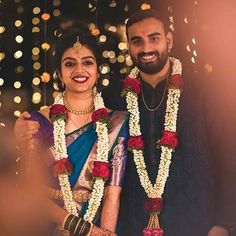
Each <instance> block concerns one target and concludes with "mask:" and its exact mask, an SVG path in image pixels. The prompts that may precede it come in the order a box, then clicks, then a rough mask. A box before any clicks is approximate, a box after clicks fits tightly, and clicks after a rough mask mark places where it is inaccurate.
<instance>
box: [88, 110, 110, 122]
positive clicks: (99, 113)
mask: <svg viewBox="0 0 236 236" xmlns="http://www.w3.org/2000/svg"><path fill="white" fill-rule="evenodd" d="M104 117H109V115H108V112H107V110H106V109H105V108H100V109H98V110H96V111H95V112H93V114H92V121H93V122H94V123H95V122H96V121H99V120H100V119H101V118H104Z"/></svg>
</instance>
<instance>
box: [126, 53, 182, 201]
mask: <svg viewBox="0 0 236 236" xmlns="http://www.w3.org/2000/svg"><path fill="white" fill-rule="evenodd" d="M170 60H171V62H172V63H173V68H172V75H174V74H180V75H181V74H182V65H181V62H180V61H179V60H177V59H176V58H173V57H172V58H170ZM138 73H139V70H138V68H137V67H135V68H134V69H132V70H131V72H130V74H129V77H131V78H136V77H137V75H138ZM180 94H181V91H180V89H177V88H169V89H168V97H167V104H166V113H165V123H164V127H165V130H167V131H173V132H175V131H176V122H177V113H178V107H179V98H180ZM126 102H127V109H128V111H129V112H130V119H129V131H130V135H131V136H139V135H141V129H140V114H139V107H138V97H137V96H136V94H134V93H133V92H130V91H129V92H128V93H127V95H126ZM172 151H173V149H172V148H170V147H167V146H163V145H162V146H161V157H160V164H159V169H158V173H157V178H156V182H155V184H154V185H153V184H152V183H151V181H150V179H149V176H148V173H147V169H146V164H145V161H144V156H143V150H136V149H133V155H134V162H135V165H136V169H137V172H138V175H139V180H140V182H141V185H142V187H143V188H144V190H145V192H146V194H147V196H148V197H149V198H157V197H161V196H162V194H163V192H164V187H165V183H166V180H167V178H168V176H169V167H170V164H171V157H172Z"/></svg>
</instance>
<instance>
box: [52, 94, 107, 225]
mask: <svg viewBox="0 0 236 236" xmlns="http://www.w3.org/2000/svg"><path fill="white" fill-rule="evenodd" d="M56 104H61V105H64V101H63V96H62V95H61V94H59V95H58V96H57V97H56V98H55V102H54V105H56ZM94 105H95V110H97V109H100V108H105V106H104V102H103V99H102V96H101V93H96V94H95V96H94ZM53 127H54V129H53V135H54V148H55V159H56V160H60V159H62V158H67V157H68V154H67V149H66V142H65V127H66V124H65V121H64V120H63V119H57V120H56V121H54V122H53ZM96 132H97V136H98V140H97V154H96V161H103V162H108V152H109V137H108V128H107V124H104V123H101V122H99V121H97V122H96ZM58 179H59V183H60V187H61V192H62V195H63V200H64V204H65V209H66V210H67V211H68V212H69V213H71V214H73V215H76V216H78V212H77V207H76V202H75V201H74V199H73V194H72V191H71V187H70V183H69V177H68V175H67V174H59V176H58ZM104 185H105V180H103V179H102V178H96V180H95V182H94V185H93V190H92V193H91V198H90V200H89V203H88V209H87V211H86V214H85V215H84V219H85V220H86V221H89V222H92V221H93V219H94V217H95V215H96V213H97V210H98V208H99V206H100V204H101V201H102V198H103V194H104Z"/></svg>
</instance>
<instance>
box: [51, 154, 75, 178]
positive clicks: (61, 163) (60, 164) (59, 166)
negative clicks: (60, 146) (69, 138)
mask: <svg viewBox="0 0 236 236" xmlns="http://www.w3.org/2000/svg"><path fill="white" fill-rule="evenodd" d="M53 171H54V173H55V174H56V175H59V174H70V173H71V172H72V171H73V165H72V164H71V162H70V161H69V160H68V159H67V158H62V159H60V160H58V161H56V162H55V164H54V166H53Z"/></svg>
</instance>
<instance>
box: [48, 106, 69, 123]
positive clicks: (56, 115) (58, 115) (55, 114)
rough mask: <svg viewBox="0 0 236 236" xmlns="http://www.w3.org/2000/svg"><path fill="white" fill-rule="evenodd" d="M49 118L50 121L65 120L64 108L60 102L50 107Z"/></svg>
mask: <svg viewBox="0 0 236 236" xmlns="http://www.w3.org/2000/svg"><path fill="white" fill-rule="evenodd" d="M49 118H50V119H51V121H52V122H53V121H55V120H58V119H63V120H66V108H65V106H64V105H61V104H54V105H52V106H51V107H50V111H49Z"/></svg>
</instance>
